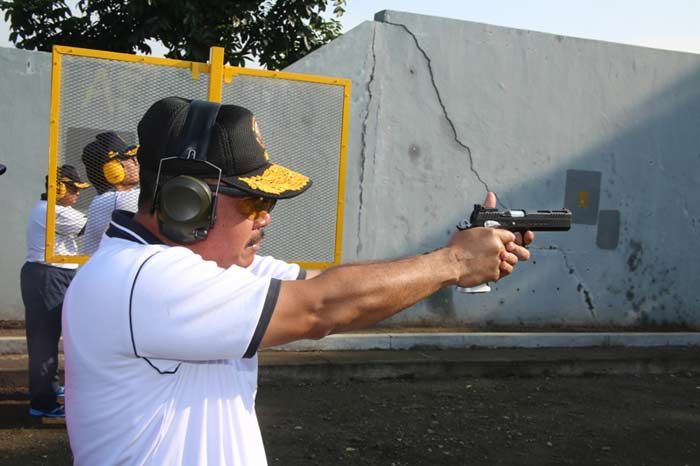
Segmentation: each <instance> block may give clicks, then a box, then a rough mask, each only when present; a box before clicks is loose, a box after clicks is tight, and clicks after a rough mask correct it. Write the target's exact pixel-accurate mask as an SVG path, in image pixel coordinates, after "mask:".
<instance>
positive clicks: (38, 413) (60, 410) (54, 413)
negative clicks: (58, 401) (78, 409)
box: [29, 405, 66, 417]
mask: <svg viewBox="0 0 700 466" xmlns="http://www.w3.org/2000/svg"><path fill="white" fill-rule="evenodd" d="M29 415H30V416H32V417H66V409H65V408H64V407H63V405H58V406H56V407H55V408H54V409H51V410H47V411H44V410H43V409H34V408H32V407H31V406H30V407H29Z"/></svg>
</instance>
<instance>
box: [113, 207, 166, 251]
mask: <svg viewBox="0 0 700 466" xmlns="http://www.w3.org/2000/svg"><path fill="white" fill-rule="evenodd" d="M106 234H107V236H109V237H110V238H120V239H125V240H127V241H133V242H135V243H141V244H165V243H163V242H162V241H161V240H159V239H158V238H157V237H156V236H155V235H154V234H153V233H151V232H150V231H148V229H146V227H144V226H143V225H141V224H140V223H138V222H135V221H134V213H133V212H128V211H126V210H115V211H114V212H113V213H112V221H111V222H110V223H109V228H107V232H106Z"/></svg>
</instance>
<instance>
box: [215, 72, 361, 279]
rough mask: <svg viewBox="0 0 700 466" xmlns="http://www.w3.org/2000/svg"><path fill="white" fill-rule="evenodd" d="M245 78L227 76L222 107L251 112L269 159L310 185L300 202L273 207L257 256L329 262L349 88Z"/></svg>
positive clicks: (336, 248) (335, 243)
mask: <svg viewBox="0 0 700 466" xmlns="http://www.w3.org/2000/svg"><path fill="white" fill-rule="evenodd" d="M228 71H229V72H232V70H231V69H230V68H229V69H228ZM246 72H247V71H244V70H240V69H238V70H237V71H235V72H233V74H234V78H233V80H232V82H230V83H227V84H225V85H224V86H223V92H222V103H224V104H235V105H240V106H243V107H246V108H248V109H249V110H251V111H252V112H253V113H254V114H255V118H256V120H257V122H258V125H259V127H260V132H261V133H262V137H263V139H264V141H265V145H266V147H267V150H268V152H269V154H270V160H271V161H272V162H274V163H279V164H281V165H284V166H286V167H288V168H291V169H292V170H295V171H299V172H301V173H303V174H304V175H307V176H309V177H310V178H311V180H312V182H313V184H312V186H311V188H310V189H309V190H308V191H306V192H305V193H304V194H302V195H301V196H299V197H296V198H294V199H290V200H283V201H280V202H279V203H278V204H277V207H275V211H274V213H273V216H274V221H273V222H272V224H271V225H270V226H269V227H267V228H266V236H265V241H264V242H263V245H262V248H261V253H262V254H265V255H272V256H274V257H276V258H279V259H283V260H287V261H295V262H300V263H302V264H305V265H311V266H319V267H324V266H327V265H330V264H332V263H335V262H337V261H338V260H339V256H340V252H341V244H340V243H341V237H340V234H339V231H340V226H341V225H339V223H340V222H341V221H342V216H341V215H339V213H340V212H341V207H342V201H343V199H342V195H343V189H342V187H343V178H342V177H343V170H342V168H343V164H344V151H343V150H341V149H342V141H343V131H344V126H343V123H344V104H346V103H347V102H345V100H344V99H345V98H346V97H349V94H348V89H347V88H346V86H348V84H347V82H346V81H345V80H338V81H339V82H340V83H341V84H332V83H328V81H331V80H329V79H328V78H320V79H319V81H318V82H314V81H313V77H309V76H306V77H304V78H303V80H302V79H293V78H286V77H280V76H285V75H286V74H285V73H279V74H278V73H273V72H267V73H268V74H267V75H265V73H266V72H257V73H255V74H251V75H246V74H244V73H246ZM287 76H289V75H287Z"/></svg>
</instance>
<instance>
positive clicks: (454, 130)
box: [383, 20, 505, 207]
mask: <svg viewBox="0 0 700 466" xmlns="http://www.w3.org/2000/svg"><path fill="white" fill-rule="evenodd" d="M383 23H384V24H389V25H391V26H396V27H399V28H401V29H403V30H404V31H405V32H406V33H407V34H408V35H409V36H411V38H412V39H413V42H414V44H415V45H416V48H417V49H418V51H420V53H421V54H422V55H423V58H425V61H426V63H427V64H428V73H429V75H430V82H431V84H432V85H433V89H434V90H435V95H436V96H437V100H438V103H439V104H440V107H441V108H442V113H443V116H444V117H445V120H447V124H448V125H450V129H452V135H453V136H454V140H455V142H456V143H457V144H458V145H459V146H460V147H461V148H463V149H464V150H465V151H466V152H467V156H468V157H469V169H470V170H471V172H472V173H474V176H476V178H477V179H478V180H479V182H480V183H481V184H482V185H484V188H486V191H491V188H489V185H488V183H486V181H484V179H483V178H481V175H480V174H479V172H477V170H476V168H475V167H474V157H473V155H472V150H471V148H470V147H469V146H468V145H466V144H465V143H463V142H462V141H460V139H459V135H458V134H457V127H456V126H455V124H454V122H453V121H452V119H451V118H450V116H449V115H448V113H447V107H445V103H444V102H443V100H442V95H441V94H440V90H439V89H438V86H437V83H436V82H435V75H434V74H433V66H432V61H431V60H430V57H429V56H428V53H427V52H426V51H425V50H424V49H423V47H421V45H420V42H418V37H416V35H415V34H414V33H413V32H411V30H410V29H408V27H407V26H406V25H405V24H401V23H392V22H389V21H386V20H385V21H383ZM498 203H499V204H501V202H500V201H498ZM501 205H502V206H503V204H501ZM503 207H505V206H503Z"/></svg>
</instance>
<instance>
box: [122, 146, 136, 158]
mask: <svg viewBox="0 0 700 466" xmlns="http://www.w3.org/2000/svg"><path fill="white" fill-rule="evenodd" d="M139 147H140V146H139V145H138V144H137V145H135V146H133V147H131V148H129V149H127V150H125V151H124V155H125V156H127V157H133V156H134V155H136V154H138V152H139Z"/></svg>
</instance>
